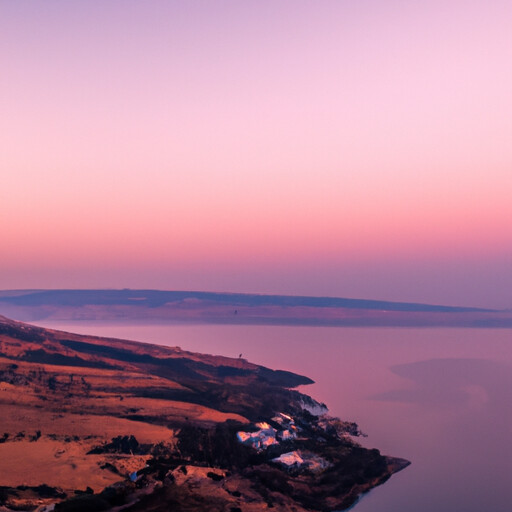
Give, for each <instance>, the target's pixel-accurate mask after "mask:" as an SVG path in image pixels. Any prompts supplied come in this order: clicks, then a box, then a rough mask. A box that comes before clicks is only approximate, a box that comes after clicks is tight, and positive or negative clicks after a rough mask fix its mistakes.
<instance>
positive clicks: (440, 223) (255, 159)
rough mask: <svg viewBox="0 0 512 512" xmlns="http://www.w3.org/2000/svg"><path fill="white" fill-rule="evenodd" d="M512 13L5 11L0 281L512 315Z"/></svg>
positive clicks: (159, 7) (255, 4)
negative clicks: (372, 302)
mask: <svg viewBox="0 0 512 512" xmlns="http://www.w3.org/2000/svg"><path fill="white" fill-rule="evenodd" d="M511 26H512V3H511V2H509V1H508V0H507V1H504V0H496V1H493V2H487V1H480V0H478V1H472V0H466V1H457V0H454V1H446V0H444V1H438V0H432V1H429V2H420V1H394V0H358V1H357V2H354V1H344V0H338V1H322V0H317V1H314V2H313V1H304V0H293V1H287V0H282V1H280V0H272V1H266V0H258V1H242V0H233V1H224V0H218V1H196V0H187V1H181V2H173V1H156V0H146V1H132V0H119V1H114V0H106V1H99V0H87V1H82V0H74V1H73V2H69V1H68V0H51V1H48V0H32V1H26V0H16V1H8V0H0V69H1V80H0V146H1V150H0V178H1V187H0V230H1V251H0V289H18V288H127V287H129V288H157V289H184V290H214V291H234V292H243V291H245V292H256V293H286V294H294V295H295V294H301V295H330V296H342V297H354V298H373V299H385V300H399V301H415V302H429V303H438V304H439V303H440V304H453V305H468V306H481V307H497V308H512V200H511V199H510V197H511V196H512V143H511V139H512V94H510V91H512V66H511V65H510V63H511V62H512V31H511V30H510V27H511Z"/></svg>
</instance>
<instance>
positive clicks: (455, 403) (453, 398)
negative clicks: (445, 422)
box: [372, 359, 512, 411]
mask: <svg viewBox="0 0 512 512" xmlns="http://www.w3.org/2000/svg"><path fill="white" fill-rule="evenodd" d="M391 371H392V372H393V373H394V374H396V375H398V376H400V377H402V378H404V379H407V380H409V381H412V383H413V387H411V388H408V389H395V390H390V391H386V392H384V393H380V394H377V395H375V396H373V397H372V398H373V399H375V400H386V401H393V402H402V403H414V404H418V405H421V406H422V407H432V408H440V407H452V408H453V407H456V408H467V407H484V406H485V407H487V408H496V407H499V408H500V409H502V410H504V411H506V410H507V409H509V408H510V407H509V404H510V392H511V390H512V366H509V365H508V364H503V363H499V362H495V361H489V360H485V359H431V360H428V361H419V362H415V363H408V364H399V365H395V366H392V367H391Z"/></svg>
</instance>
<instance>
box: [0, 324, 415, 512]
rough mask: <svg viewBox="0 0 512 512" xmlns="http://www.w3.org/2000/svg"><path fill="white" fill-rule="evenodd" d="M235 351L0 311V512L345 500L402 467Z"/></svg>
mask: <svg viewBox="0 0 512 512" xmlns="http://www.w3.org/2000/svg"><path fill="white" fill-rule="evenodd" d="M311 382H312V381H311V380H310V379H308V378H307V377H303V376H300V375H296V374H294V373H291V372H287V371H282V370H271V369H268V368H265V367H262V366H258V365H255V364H252V363H250V362H248V361H246V360H244V359H242V358H238V359H232V358H227V357H221V356H213V355H206V354H197V353H192V352H187V351H184V350H181V349H180V348H179V347H164V346H157V345H150V344H146V343H138V342H133V341H126V340H118V339H107V338H98V337H92V336H82V335H76V334H72V333H67V332H61V331H55V330H49V329H43V328H40V327H35V326H31V325H28V324H24V323H21V322H18V321H13V320H9V319H7V318H5V317H0V408H1V411H2V414H1V416H0V510H1V511H10V510H34V511H38V512H49V511H53V510H54V511H56V512H59V511H75V512H77V511H78V512H79V511H82V510H83V511H88V512H91V511H100V510H112V511H114V510H115V511H121V510H124V511H130V512H136V511H154V512H159V511H164V510H165V511H166V510H169V509H172V510H180V511H190V512H199V511H205V510H211V511H225V512H240V511H242V510H243V511H244V512H253V511H254V512H255V511H260V510H266V509H270V508H271V509H273V510H275V511H276V512H285V511H290V512H291V511H295V512H306V511H331V510H343V509H346V508H348V507H349V506H351V505H352V504H353V503H354V502H355V501H356V500H357V499H358V497H359V496H360V495H361V494H362V493H365V492H367V491H368V490H370V489H371V488H373V487H375V486H377V485H379V484H381V483H383V482H385V481H386V480H387V479H388V478H389V477H390V476H391V475H392V474H393V473H395V472H397V471H399V470H401V469H403V468H405V467H406V466H407V465H408V464H409V462H408V461H405V460H403V459H398V458H393V457H389V456H384V455H382V454H381V453H380V452H379V451H378V450H376V449H372V450H369V449H365V448H363V447H361V446H360V445H359V444H358V443H357V442H356V440H355V438H356V437H357V435H358V434H359V430H358V427H357V425H356V424H354V423H349V422H344V421H342V420H340V419H337V418H333V417H330V416H329V415H328V414H327V409H326V407H325V406H324V405H323V404H320V403H318V402H316V401H314V400H313V399H312V398H310V397H308V396H307V395H305V394H303V393H302V392H300V391H298V390H297V389H295V388H297V387H298V386H302V385H307V384H309V383H311Z"/></svg>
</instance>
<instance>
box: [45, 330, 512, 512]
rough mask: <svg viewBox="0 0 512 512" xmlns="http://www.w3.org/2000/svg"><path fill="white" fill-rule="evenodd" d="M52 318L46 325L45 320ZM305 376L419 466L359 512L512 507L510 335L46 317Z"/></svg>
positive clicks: (499, 511) (338, 410)
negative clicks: (116, 322)
mask: <svg viewBox="0 0 512 512" xmlns="http://www.w3.org/2000/svg"><path fill="white" fill-rule="evenodd" d="M41 325H43V324H41ZM45 325H46V326H48V327H53V328H61V329H64V330H68V331H74V332H81V333H88V334H96V335H103V336H113V337H119V338H128V339H136V340H140V341H147V342H152V343H159V344H168V345H179V346H181V348H183V349H186V350H192V351H198V352H206V353H213V354H222V355H227V356H233V357H238V355H239V354H240V353H242V354H243V357H244V358H247V359H248V360H250V361H252V362H255V363H259V364H263V365H265V366H269V367H272V368H280V369H286V370H291V371H294V372H297V373H301V374H303V375H307V376H308V377H311V378H312V379H314V380H315V381H316V383H315V384H314V385H312V386H306V387H304V388H303V389H302V391H304V392H306V393H308V394H310V395H312V396H313V397H314V398H316V399H318V400H320V401H323V402H325V403H326V404H327V405H328V406H329V409H330V411H331V413H332V414H333V415H336V416H339V417H341V418H343V419H346V420H354V421H357V423H359V425H360V427H361V429H362V430H363V431H364V432H365V433H366V434H368V438H366V439H365V440H364V441H363V444H365V445H366V446H371V447H377V448H379V449H380V450H381V451H382V452H383V453H386V454H390V455H395V456H398V457H403V458H406V459H409V460H410V461H412V465H411V466H409V467H408V468H407V469H406V470H404V471H402V472H401V473H399V474H397V475H395V476H393V477H392V478H391V480H389V481H388V482H387V483H386V484H385V485H383V486H381V487H379V488H377V489H375V490H374V491H372V492H371V493H369V494H368V495H366V496H365V497H364V498H363V499H362V500H361V501H360V503H359V504H357V505H356V507H355V508H354V510H355V512H411V511H415V512H427V511H428V512H433V511H436V512H488V511H491V512H510V511H511V510H512V493H511V487H512V331H510V330H505V329H503V330H491V329H489V330H488V329H482V330H471V329H403V328H402V329H394V328H387V329H380V328H371V329H364V328H357V329H351V328H322V327H276V326H211V325H208V326H206V325H199V326H198V325H191V326H183V325H165V326H162V325H133V326H130V325H105V324H103V325H99V324H95V325H93V324H86V323H73V324H70V323H66V324H65V325H64V324H62V323H61V324H56V323H52V324H49V323H48V324H45Z"/></svg>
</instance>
